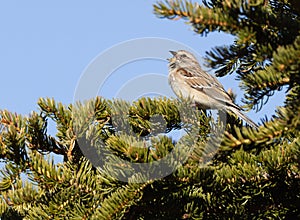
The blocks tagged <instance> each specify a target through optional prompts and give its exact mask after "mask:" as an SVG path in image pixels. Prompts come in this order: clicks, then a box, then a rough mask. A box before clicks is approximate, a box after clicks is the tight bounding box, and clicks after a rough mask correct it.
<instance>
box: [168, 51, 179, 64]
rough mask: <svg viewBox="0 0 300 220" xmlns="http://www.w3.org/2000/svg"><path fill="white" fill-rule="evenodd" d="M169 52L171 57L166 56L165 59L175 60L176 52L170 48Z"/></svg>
mask: <svg viewBox="0 0 300 220" xmlns="http://www.w3.org/2000/svg"><path fill="white" fill-rule="evenodd" d="M169 52H170V53H171V54H172V55H173V57H171V58H168V59H167V61H169V62H173V61H174V60H175V55H176V54H177V53H176V52H175V51H172V50H170V51H169Z"/></svg>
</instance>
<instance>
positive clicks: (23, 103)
mask: <svg viewBox="0 0 300 220" xmlns="http://www.w3.org/2000/svg"><path fill="white" fill-rule="evenodd" d="M154 3H155V1H141V0H131V1H99V0H89V1H78V0H77V1H74V0H72V1H71V0H64V1H57V0H54V1H37V0H27V1H16V0H10V1H1V3H0V27H1V35H0V74H1V87H0V109H8V110H10V111H13V112H18V113H21V114H28V113H30V111H32V110H36V109H37V104H36V102H37V100H38V98H39V97H54V98H55V99H56V100H57V101H60V102H63V103H65V104H69V103H71V102H72V101H73V96H74V90H75V88H76V85H77V83H78V81H79V79H80V76H81V74H82V72H83V71H84V69H85V68H86V67H87V65H88V64H89V63H90V62H91V61H92V60H93V59H94V58H95V57H96V56H97V55H98V54H100V53H102V52H103V51H105V50H107V49H108V48H110V47H112V46H113V45H115V44H118V43H121V42H124V41H127V40H131V39H135V38H142V37H159V38H160V37H161V38H169V39H172V40H176V41H178V42H181V43H183V44H186V45H188V46H190V47H191V48H193V49H194V50H196V51H197V52H198V53H199V54H200V55H201V56H204V55H205V51H206V50H209V49H210V48H211V47H213V46H216V45H223V44H229V43H230V42H231V41H232V39H233V38H232V37H230V36H226V35H224V34H220V33H213V34H209V35H208V36H207V37H200V36H199V35H197V34H195V33H194V32H193V31H192V30H191V27H190V26H188V25H185V24H184V22H183V21H181V20H180V21H170V20H167V19H159V18H157V17H156V16H155V15H154V14H153V8H152V5H153V4H154ZM170 49H172V48H170ZM166 58H167V57H166ZM156 64H157V65H159V68H158V69H159V71H162V72H164V73H165V74H166V75H167V63H165V64H163V65H161V63H159V62H154V63H151V62H145V65H136V66H134V65H133V66H132V67H131V70H132V69H134V68H136V72H139V73H143V72H149V71H150V72H151V71H157V69H156V68H155V65H156ZM140 68H144V69H140ZM151 68H153V70H152V69H151ZM125 70H126V68H125V69H124V71H125ZM124 71H123V72H124ZM211 73H212V74H213V72H211ZM220 81H221V82H222V83H223V84H224V87H225V88H226V89H228V88H230V87H231V88H233V90H234V91H235V92H237V93H238V97H237V98H238V99H237V101H238V103H240V99H241V98H242V95H241V93H240V90H239V89H238V88H237V85H238V82H236V81H234V76H230V77H225V78H222V79H220ZM121 83H122V82H121ZM280 100H282V97H281V98H280ZM274 103H276V100H275V102H274ZM277 103H278V99H277ZM269 106H270V107H266V108H264V109H263V111H262V112H261V113H259V114H256V113H254V112H250V113H249V114H248V115H249V116H250V117H251V118H253V119H254V120H255V121H258V119H259V118H263V117H264V114H267V115H268V116H270V112H273V111H274V104H270V105H269Z"/></svg>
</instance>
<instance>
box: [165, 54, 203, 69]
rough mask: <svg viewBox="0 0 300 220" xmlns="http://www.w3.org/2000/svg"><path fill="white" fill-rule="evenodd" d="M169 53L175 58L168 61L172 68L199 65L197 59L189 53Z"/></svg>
mask: <svg viewBox="0 0 300 220" xmlns="http://www.w3.org/2000/svg"><path fill="white" fill-rule="evenodd" d="M169 52H170V53H171V54H172V55H173V57H171V58H169V59H168V61H169V67H170V68H175V67H180V66H186V65H193V64H198V62H197V59H196V57H195V56H194V55H193V54H192V53H190V52H188V51H185V50H178V51H169Z"/></svg>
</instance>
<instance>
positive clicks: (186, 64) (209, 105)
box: [168, 50, 258, 128]
mask: <svg viewBox="0 0 300 220" xmlns="http://www.w3.org/2000/svg"><path fill="white" fill-rule="evenodd" d="M170 53H171V54H172V55H173V57H172V58H169V59H168V61H169V76H168V81H169V84H170V86H171V88H172V90H173V91H174V93H175V94H176V96H178V97H183V98H190V99H192V100H193V101H194V102H195V104H196V105H197V106H199V107H200V108H201V109H225V110H226V111H231V112H233V113H234V114H236V115H237V116H238V117H240V118H241V119H243V120H244V121H245V122H246V123H247V124H248V125H250V126H252V127H254V128H258V126H257V124H255V123H254V122H253V121H252V120H251V119H250V118H248V117H247V116H246V115H244V114H243V113H242V112H241V111H242V109H241V107H239V106H237V105H236V104H234V103H233V101H232V98H231V96H230V95H229V94H228V93H227V92H226V91H225V89H224V87H223V86H222V84H221V83H220V82H219V81H218V80H217V78H216V77H214V76H212V75H210V74H208V73H206V72H205V71H203V70H202V68H201V67H200V64H199V63H198V61H197V59H196V57H195V56H194V55H193V54H192V53H190V52H188V51H185V50H179V51H177V52H175V51H170Z"/></svg>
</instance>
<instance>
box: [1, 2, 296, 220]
mask: <svg viewBox="0 0 300 220" xmlns="http://www.w3.org/2000/svg"><path fill="white" fill-rule="evenodd" d="M154 13H155V14H156V15H157V16H158V17H160V18H168V19H173V18H176V17H177V18H182V19H186V20H187V23H188V24H190V25H191V26H192V27H193V30H194V31H195V32H196V33H198V34H200V35H202V36H206V35H207V34H209V33H210V32H213V31H219V32H223V33H228V34H231V35H233V36H234V37H235V41H234V43H233V44H232V45H222V46H219V47H215V48H212V50H211V51H208V52H207V56H206V64H207V65H208V66H210V67H212V68H214V69H215V70H216V74H217V75H218V76H224V75H226V74H236V76H237V79H238V80H240V82H241V87H242V89H243V91H244V94H245V95H244V102H245V105H246V107H247V108H248V109H251V108H252V109H255V110H257V111H259V110H260V109H261V108H262V106H263V105H265V103H266V102H267V100H268V98H269V97H270V96H274V95H276V91H278V90H284V91H285V94H286V96H285V100H284V104H283V106H281V107H278V108H277V110H276V113H275V114H274V115H272V116H271V117H269V119H265V120H264V121H263V122H262V123H261V126H260V127H259V129H258V130H255V129H252V128H250V127H246V126H243V124H242V122H241V121H240V120H239V119H237V118H236V117H235V116H233V115H228V119H229V120H228V121H227V124H222V123H221V122H219V123H220V124H219V126H220V127H222V126H226V128H225V127H224V128H225V130H224V132H223V134H224V135H222V136H216V135H211V131H212V130H216V129H217V128H216V127H213V126H212V120H213V119H212V118H211V117H210V116H209V115H207V114H205V113H203V112H202V111H194V110H193V111H192V110H190V109H189V108H186V106H189V103H190V101H189V100H170V99H168V98H154V99H150V98H141V99H139V100H137V101H135V102H133V103H128V102H125V101H122V100H113V101H112V100H106V99H103V98H100V97H96V98H94V99H93V100H89V101H87V102H85V103H76V104H70V105H68V106H65V105H63V104H61V103H58V102H56V101H55V100H53V99H49V98H41V99H40V100H39V101H38V106H39V109H40V110H39V111H37V112H33V113H32V114H31V115H29V116H22V115H19V114H16V113H11V112H9V111H7V110H2V111H1V112H0V132H1V133H0V156H1V161H2V162H4V163H5V166H4V167H3V168H2V170H1V182H0V191H1V200H0V213H1V219H242V218H244V219H284V218H286V219H297V218H300V172H299V169H300V86H299V82H300V74H299V70H300V59H299V58H300V35H299V33H300V32H299V30H300V20H299V13H300V4H299V1H297V0H225V1H221V0H210V1H208V0H207V1H203V4H198V3H195V2H192V1H191V2H189V1H183V0H182V1H180V0H173V1H171V0H169V1H160V2H157V3H156V4H155V5H154ZM220 115H221V114H220ZM112 118H113V119H114V120H112ZM50 120H51V121H53V122H54V123H55V124H56V128H57V133H56V135H55V136H51V135H50V134H49V133H48V130H47V129H48V125H47V123H48V122H49V121H50ZM116 122H117V123H116ZM216 123H218V122H216ZM176 129H184V130H185V131H186V134H185V135H184V137H183V138H182V139H181V140H180V141H178V143H176V141H174V140H172V138H171V137H168V136H166V134H167V133H168V132H170V131H173V130H176ZM195 129H196V130H195ZM127 131H128V132H127ZM208 143H210V146H211V149H208V150H207V148H205V147H206V146H207V144H208ZM82 146H84V147H82ZM176 146H177V147H176ZM178 146H179V147H178ZM204 149H205V150H204ZM215 149H217V150H215ZM214 150H215V151H214ZM49 153H52V155H53V154H55V155H60V156H62V157H63V162H62V163H54V162H53V159H51V157H50V156H47V155H49ZM86 153H90V155H96V156H95V158H94V160H93V163H92V162H91V161H90V160H89V159H91V158H86V157H85V154H86ZM210 154H212V155H213V156H210ZM181 157H186V159H185V160H180V158H181ZM206 157H207V158H209V160H208V162H205V161H204V159H205V158H206ZM164 158H168V159H167V160H165V161H164V160H163V159H164ZM161 161H163V162H164V167H165V168H166V169H167V170H168V169H169V170H171V171H172V172H171V173H168V175H166V173H164V172H165V170H160V169H158V168H157V166H156V164H157V163H158V162H161ZM182 161H183V162H182ZM128 164H134V166H129V165H128ZM143 164H148V167H147V169H146V170H145V167H144V166H143ZM146 171H147V172H146ZM156 177H161V178H156ZM125 180H126V181H125Z"/></svg>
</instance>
